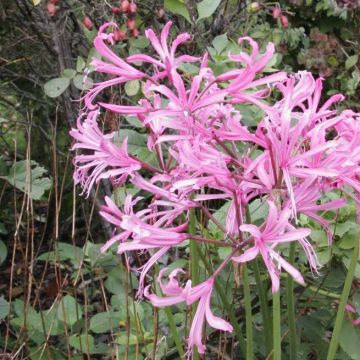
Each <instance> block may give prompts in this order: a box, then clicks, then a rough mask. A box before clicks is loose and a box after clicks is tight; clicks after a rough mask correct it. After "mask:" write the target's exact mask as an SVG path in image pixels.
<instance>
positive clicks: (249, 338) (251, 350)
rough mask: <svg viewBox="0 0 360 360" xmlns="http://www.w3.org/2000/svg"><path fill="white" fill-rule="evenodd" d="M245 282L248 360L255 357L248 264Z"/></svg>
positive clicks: (245, 268)
mask: <svg viewBox="0 0 360 360" xmlns="http://www.w3.org/2000/svg"><path fill="white" fill-rule="evenodd" d="M243 284H244V299H245V316H246V360H253V359H254V348H253V321H252V312H251V292H250V285H249V277H248V269H247V265H246V264H244V267H243Z"/></svg>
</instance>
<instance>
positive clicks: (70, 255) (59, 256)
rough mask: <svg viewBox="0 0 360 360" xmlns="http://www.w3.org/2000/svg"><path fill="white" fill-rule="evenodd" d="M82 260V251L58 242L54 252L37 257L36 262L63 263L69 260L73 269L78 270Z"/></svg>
mask: <svg viewBox="0 0 360 360" xmlns="http://www.w3.org/2000/svg"><path fill="white" fill-rule="evenodd" d="M82 259H83V250H82V249H80V248H79V247H77V246H74V245H71V244H67V243H63V242H58V243H57V250H56V251H49V252H46V253H43V254H41V255H40V256H38V258H37V260H43V261H53V262H56V261H57V260H59V261H65V260H70V261H71V263H72V264H73V265H74V267H75V268H79V266H80V264H81V262H82Z"/></svg>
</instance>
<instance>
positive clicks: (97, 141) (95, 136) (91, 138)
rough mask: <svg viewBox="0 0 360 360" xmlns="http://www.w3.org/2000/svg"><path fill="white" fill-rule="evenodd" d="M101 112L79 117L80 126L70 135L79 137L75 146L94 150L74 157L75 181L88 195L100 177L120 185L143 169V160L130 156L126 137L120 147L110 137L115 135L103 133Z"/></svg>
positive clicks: (75, 137) (78, 123)
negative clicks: (100, 120)
mask: <svg viewBox="0 0 360 360" xmlns="http://www.w3.org/2000/svg"><path fill="white" fill-rule="evenodd" d="M97 116H98V111H96V110H95V111H92V112H90V113H89V114H88V115H87V117H86V119H85V120H84V121H83V122H82V121H81V120H82V117H83V116H80V117H79V118H78V120H77V129H72V130H71V131H70V135H71V136H72V137H73V138H74V139H75V140H77V142H76V143H75V144H74V145H73V147H72V149H73V150H75V149H82V150H89V151H91V153H90V154H81V155H76V156H75V160H74V163H75V166H76V169H75V173H74V180H75V183H76V184H79V183H80V184H81V186H82V188H83V190H84V191H86V193H87V196H89V194H90V191H91V189H92V187H93V185H94V184H95V183H97V182H98V181H99V180H100V179H108V178H111V179H112V180H113V181H115V182H117V183H118V184H120V183H122V182H124V181H125V180H126V178H127V177H128V175H130V174H132V173H134V172H135V171H136V170H140V169H141V165H140V162H139V161H137V160H135V159H133V158H131V157H130V156H129V155H128V151H127V139H125V140H124V141H123V143H122V145H121V147H118V146H116V145H115V144H114V143H113V142H112V141H111V139H112V138H113V136H114V134H109V135H104V134H103V133H102V132H101V131H100V129H99V127H98V124H97Z"/></svg>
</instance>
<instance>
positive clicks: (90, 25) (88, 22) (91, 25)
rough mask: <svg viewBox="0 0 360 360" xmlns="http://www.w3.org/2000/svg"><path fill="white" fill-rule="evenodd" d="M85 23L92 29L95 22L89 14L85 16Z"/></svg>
mask: <svg viewBox="0 0 360 360" xmlns="http://www.w3.org/2000/svg"><path fill="white" fill-rule="evenodd" d="M83 25H84V26H85V27H86V28H87V29H88V30H91V29H92V28H93V26H94V23H93V22H92V21H91V19H90V18H89V17H88V16H85V17H84V20H83Z"/></svg>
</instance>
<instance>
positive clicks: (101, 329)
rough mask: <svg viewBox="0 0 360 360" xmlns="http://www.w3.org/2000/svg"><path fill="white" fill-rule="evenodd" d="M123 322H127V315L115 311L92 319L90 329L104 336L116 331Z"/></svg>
mask: <svg viewBox="0 0 360 360" xmlns="http://www.w3.org/2000/svg"><path fill="white" fill-rule="evenodd" d="M121 320H124V321H126V314H125V313H124V314H123V313H121V312H114V311H110V312H102V313H98V314H95V315H94V316H93V317H92V318H91V320H90V327H89V329H90V330H91V331H93V332H94V333H96V334H103V333H106V332H109V331H110V330H116V329H117V328H118V327H119V322H120V321H121Z"/></svg>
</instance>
